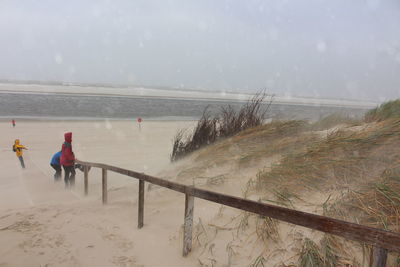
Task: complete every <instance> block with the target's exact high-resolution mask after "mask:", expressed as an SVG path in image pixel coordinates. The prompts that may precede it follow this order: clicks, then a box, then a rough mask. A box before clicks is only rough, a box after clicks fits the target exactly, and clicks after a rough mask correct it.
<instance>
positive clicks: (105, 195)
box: [101, 169, 107, 204]
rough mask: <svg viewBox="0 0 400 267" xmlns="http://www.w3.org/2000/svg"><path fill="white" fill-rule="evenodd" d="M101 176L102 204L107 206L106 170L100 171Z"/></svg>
mask: <svg viewBox="0 0 400 267" xmlns="http://www.w3.org/2000/svg"><path fill="white" fill-rule="evenodd" d="M101 174H102V175H101V178H102V184H103V204H107V169H102V172H101Z"/></svg>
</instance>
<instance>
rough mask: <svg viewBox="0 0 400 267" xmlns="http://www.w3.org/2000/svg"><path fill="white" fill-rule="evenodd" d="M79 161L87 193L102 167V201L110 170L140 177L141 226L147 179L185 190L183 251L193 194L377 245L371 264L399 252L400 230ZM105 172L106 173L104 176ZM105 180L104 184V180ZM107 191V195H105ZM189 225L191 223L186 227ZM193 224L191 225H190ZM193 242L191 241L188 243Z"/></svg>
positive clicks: (187, 247)
mask: <svg viewBox="0 0 400 267" xmlns="http://www.w3.org/2000/svg"><path fill="white" fill-rule="evenodd" d="M76 163H79V164H82V165H83V166H84V168H85V193H87V192H88V188H87V186H88V183H87V172H86V170H87V169H88V167H95V168H101V169H102V170H103V171H102V173H103V177H102V180H103V187H102V188H103V203H104V199H105V200H106V201H107V193H106V192H104V191H106V190H107V189H106V186H107V175H106V174H107V172H106V170H108V171H113V172H116V173H119V174H123V175H126V176H129V177H133V178H136V179H139V180H140V184H139V209H138V210H139V215H138V217H139V224H138V226H139V228H141V227H142V226H143V202H144V199H143V196H144V190H143V188H144V182H149V183H152V184H155V185H159V186H161V187H165V188H169V189H171V190H174V191H177V192H180V193H183V194H185V196H186V198H185V199H186V201H185V227H184V229H185V230H184V240H185V241H184V251H183V254H184V255H187V253H188V252H189V251H190V250H191V236H192V234H191V226H192V224H193V205H194V204H193V203H194V199H193V198H194V197H197V198H201V199H205V200H209V201H212V202H215V203H219V204H223V205H225V206H229V207H233V208H237V209H240V210H244V211H248V212H252V213H256V214H259V215H262V216H266V217H270V218H274V219H278V220H281V221H284V222H288V223H292V224H295V225H300V226H303V227H307V228H310V229H314V230H318V231H321V232H325V233H328V234H333V235H336V236H340V237H344V238H346V239H349V240H353V241H358V242H363V243H366V244H369V245H372V246H374V253H373V254H374V255H383V256H377V257H380V258H382V257H384V260H382V259H380V260H379V259H378V260H375V259H374V262H375V261H377V262H380V263H378V264H373V265H372V266H385V263H384V264H383V265H382V262H386V253H387V250H389V251H395V252H400V234H399V233H395V232H390V231H385V230H382V229H377V228H372V227H368V226H364V225H360V224H355V223H350V222H346V221H342V220H337V219H333V218H329V217H325V216H320V215H316V214H311V213H306V212H302V211H298V210H293V209H288V208H284V207H279V206H274V205H269V204H265V203H260V202H256V201H253V200H248V199H244V198H239V197H235V196H229V195H225V194H221V193H216V192H212V191H208V190H205V189H200V188H195V187H193V186H188V185H183V184H179V183H175V182H172V181H168V180H164V179H161V178H157V177H153V176H150V175H146V174H144V173H139V172H135V171H131V170H127V169H123V168H119V167H115V166H110V165H106V164H101V163H92V162H85V161H79V160H77V161H76ZM104 176H105V177H104ZM104 180H105V184H104ZM104 195H105V196H104ZM188 225H190V227H187V226H188ZM189 228H190V229H189ZM188 242H190V244H188Z"/></svg>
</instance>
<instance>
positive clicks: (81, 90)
mask: <svg viewBox="0 0 400 267" xmlns="http://www.w3.org/2000/svg"><path fill="white" fill-rule="evenodd" d="M0 93H4V94H35V95H60V96H63V95H65V96H93V97H121V98H136V99H141V98H145V99H171V100H182V101H184V100H198V101H225V102H229V101H230V102H247V101H248V99H250V98H251V97H252V96H253V95H254V94H248V93H231V92H219V93H215V92H206V91H183V90H177V89H170V90H167V89H150V88H143V87H125V88H121V87H108V88H107V87H93V86H92V87H90V86H84V87H83V86H77V85H37V84H4V83H0ZM272 96H273V104H275V105H277V104H278V105H279V104H282V105H300V106H323V107H349V108H374V107H376V106H377V105H379V104H380V103H379V102H372V101H356V100H347V99H342V100H340V99H323V98H310V97H284V96H274V95H272ZM265 102H266V103H268V102H269V101H265Z"/></svg>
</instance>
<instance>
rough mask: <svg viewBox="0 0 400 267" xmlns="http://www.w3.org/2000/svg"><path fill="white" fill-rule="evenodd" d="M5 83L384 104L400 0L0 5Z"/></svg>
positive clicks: (396, 70)
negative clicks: (128, 86) (261, 93)
mask: <svg viewBox="0 0 400 267" xmlns="http://www.w3.org/2000/svg"><path fill="white" fill-rule="evenodd" d="M0 62H1V63H0V78H3V79H20V80H52V81H70V82H94V83H96V82H98V83H117V84H127V83H129V84H140V85H157V86H170V87H180V86H182V87H188V88H195V89H202V90H213V91H223V90H229V91H239V92H240V91H242V92H254V91H258V90H259V89H261V88H268V91H269V92H271V93H275V94H278V95H295V96H312V97H328V98H347V99H363V100H379V101H382V100H385V99H390V98H398V97H399V93H400V1H399V0H351V1H349V0H335V1H328V0H291V1H285V0H264V1H261V0H245V1H244V0H236V1H235V0H221V1H218V0H196V1H192V0H180V1H178V0H158V1H157V0H139V1H138V0H126V1H124V0H120V1H118V0H113V1H111V0H110V1H101V0H93V1H89V0H87V1H82V0H80V1H78V0H69V1H61V0H59V1H54V0H52V1H45V0H40V1H33V0H32V1H29V0H23V1H15V0H10V1H4V0H0Z"/></svg>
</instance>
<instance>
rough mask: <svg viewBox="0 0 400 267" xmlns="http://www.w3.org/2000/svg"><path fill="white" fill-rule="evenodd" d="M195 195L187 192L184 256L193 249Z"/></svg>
mask: <svg viewBox="0 0 400 267" xmlns="http://www.w3.org/2000/svg"><path fill="white" fill-rule="evenodd" d="M193 209H194V197H193V196H191V195H189V194H185V222H184V226H183V256H184V257H185V256H186V255H188V254H189V252H190V251H191V250H192V226H193Z"/></svg>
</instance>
